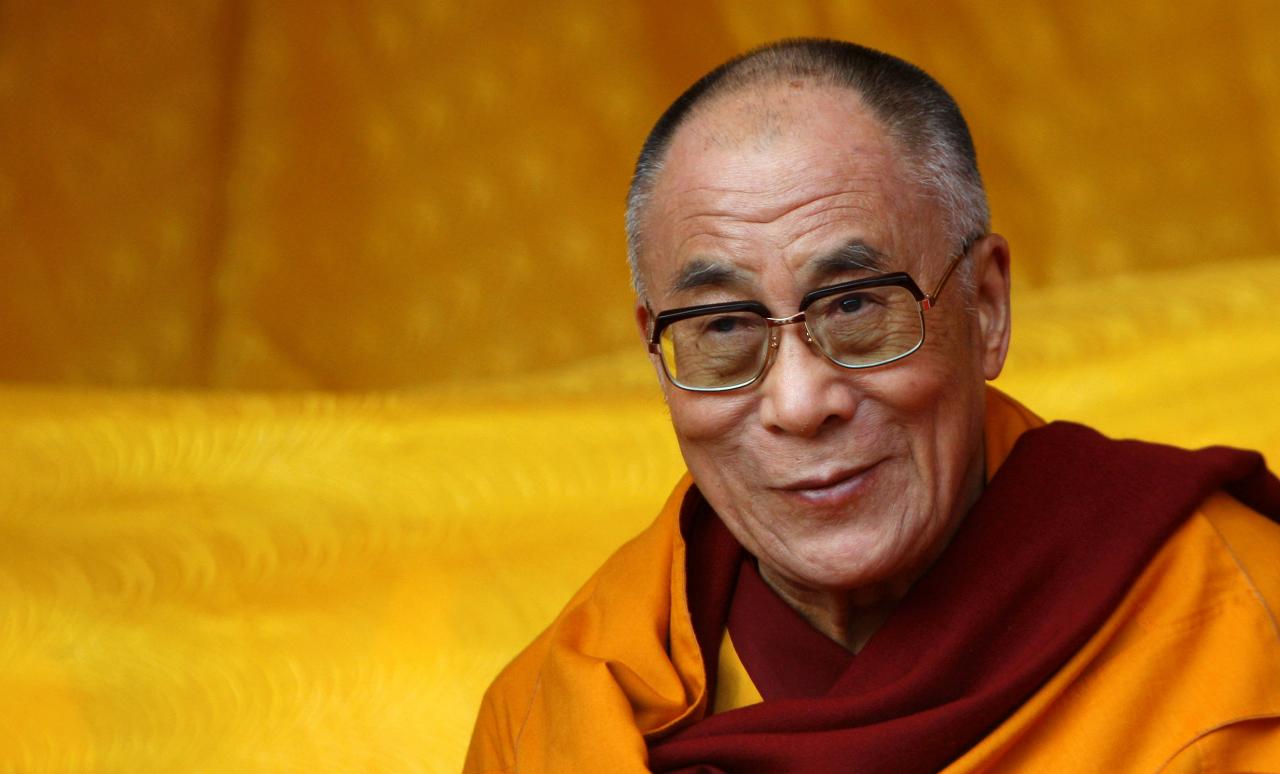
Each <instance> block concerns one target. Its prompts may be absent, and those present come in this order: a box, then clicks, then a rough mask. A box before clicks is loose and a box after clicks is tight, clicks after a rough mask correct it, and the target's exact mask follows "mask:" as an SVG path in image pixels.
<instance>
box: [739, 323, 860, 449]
mask: <svg viewBox="0 0 1280 774" xmlns="http://www.w3.org/2000/svg"><path fill="white" fill-rule="evenodd" d="M779 333H780V335H779V336H778V350H777V352H776V353H775V354H774V359H773V365H772V366H771V367H770V368H769V371H768V373H766V374H765V375H764V381H763V383H762V384H761V385H760V390H761V404H760V419H761V421H762V422H763V423H764V425H765V427H766V428H767V429H768V430H770V431H772V432H777V433H786V434H788V435H796V436H800V437H805V438H809V437H813V436H816V435H818V434H819V433H820V432H822V430H823V429H824V428H827V427H829V426H832V425H835V424H839V423H841V422H845V421H848V420H849V419H851V418H853V413H854V410H855V409H856V408H857V406H858V398H857V387H856V386H855V385H854V384H853V380H852V379H850V378H849V376H850V374H849V373H848V371H847V370H846V369H843V368H840V367H839V366H837V365H836V364H835V363H832V362H831V361H830V360H828V359H827V358H826V356H825V355H823V354H822V353H821V352H820V351H819V350H818V347H817V345H816V344H810V343H809V342H808V341H807V340H806V338H805V329H804V326H802V325H788V326H786V327H785V328H783V329H782V330H781V331H780V332H779Z"/></svg>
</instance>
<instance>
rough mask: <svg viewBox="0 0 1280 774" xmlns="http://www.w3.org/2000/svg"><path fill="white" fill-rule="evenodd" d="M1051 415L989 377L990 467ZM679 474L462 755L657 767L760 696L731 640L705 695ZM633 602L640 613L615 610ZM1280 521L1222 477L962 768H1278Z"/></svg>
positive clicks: (509, 766) (537, 766)
mask: <svg viewBox="0 0 1280 774" xmlns="http://www.w3.org/2000/svg"><path fill="white" fill-rule="evenodd" d="M1040 424H1042V422H1041V421H1040V420H1039V419H1038V418H1037V417H1035V416H1034V415H1033V414H1031V413H1030V412H1028V411H1027V410H1026V409H1024V408H1023V407H1021V406H1019V405H1018V404H1017V403H1015V402H1014V401H1012V400H1010V399H1009V398H1007V397H1005V396H1003V395H1002V394H1000V393H999V392H997V391H995V390H994V389H992V390H990V391H989V393H988V400H987V426H986V462H987V470H988V472H989V474H990V473H991V472H994V471H995V469H996V468H997V467H999V465H1000V463H1001V462H1002V461H1003V460H1004V458H1005V456H1007V454H1008V453H1009V451H1010V449H1011V448H1012V446H1013V443H1014V441H1015V440H1016V439H1017V437H1018V436H1019V435H1021V433H1022V432H1024V431H1025V430H1028V429H1031V428H1032V427H1036V426H1039V425H1040ZM689 484H690V481H689V480H688V479H687V478H686V479H685V480H684V481H682V482H681V484H680V485H679V486H677V488H676V491H675V492H674V493H673V494H672V496H671V498H670V499H669V500H668V503H667V505H666V506H665V507H664V509H663V511H662V513H661V514H660V515H659V517H658V519H657V520H656V521H655V522H654V524H653V525H652V526H651V527H650V528H648V529H647V530H646V531H645V532H643V533H641V534H640V535H639V536H637V537H636V538H635V539H633V540H632V541H630V542H629V543H627V544H626V545H625V546H623V547H622V548H621V549H620V550H619V551H618V552H617V553H616V554H615V555H614V556H613V557H612V558H610V559H609V560H608V562H606V563H605V565H604V566H603V567H602V568H601V569H600V570H599V571H598V572H597V573H596V574H595V575H594V576H593V577H592V578H591V579H590V580H589V581H588V582H587V584H586V585H585V586H584V587H583V588H582V590H580V591H579V592H578V593H577V594H576V595H575V596H574V597H573V599H572V600H571V601H570V602H569V604H568V606H566V608H565V610H564V611H563V612H562V613H561V614H560V615H559V616H558V617H557V618H556V620H555V621H554V622H553V623H552V625H551V626H550V628H548V629H547V631H546V632H544V633H543V634H542V635H541V636H540V637H538V639H537V640H535V641H534V642H533V644H531V645H530V646H529V647H528V648H527V649H526V650H525V651H524V652H523V653H521V654H520V655H519V656H517V658H516V659H515V660H514V661H513V662H512V663H511V665H509V666H508V667H507V668H506V669H505V670H504V671H503V673H502V674H501V675H500V676H499V678H498V679H497V680H496V681H495V683H494V684H493V686H492V687H491V688H490V689H489V691H488V692H487V693H486V695H485V699H484V702H483V704H482V707H481V711H480V717H479V719H478V721H477V724H476V728H475V731H474V734H473V737H472V742H471V748H470V750H469V751H468V755H467V762H466V767H465V771H466V772H469V773H471V774H486V773H489V772H509V771H516V770H517V769H518V770H519V771H521V772H544V771H545V772H555V771H610V772H630V771H645V770H647V769H646V766H645V762H646V746H645V739H646V737H653V736H659V735H661V734H663V733H664V732H666V731H668V730H670V729H673V728H676V727H682V726H683V725H685V724H688V723H690V722H696V720H697V719H698V718H701V717H703V716H705V715H706V714H708V712H709V708H711V707H713V708H714V709H715V710H717V711H724V710H726V709H730V708H732V707H735V706H743V705H745V704H749V703H752V702H753V701H758V700H759V693H758V691H755V689H754V687H753V686H752V684H751V681H750V677H749V676H748V675H747V674H746V672H745V670H744V669H743V668H742V666H741V662H740V661H739V660H738V659H737V658H736V654H734V653H733V650H732V643H731V642H730V641H728V640H726V642H725V644H724V645H723V646H722V654H724V655H726V656H727V657H726V658H722V659H721V660H720V663H721V667H720V672H719V675H718V677H719V679H718V681H717V682H718V684H719V685H720V686H721V687H720V689H719V695H717V696H715V697H709V696H707V691H706V683H707V681H706V677H705V675H704V673H703V665H702V656H701V653H700V651H699V649H698V643H697V640H696V638H695V636H694V632H693V624H692V620H691V618H690V615H689V611H688V607H687V602H686V597H685V577H684V571H685V545H684V541H683V539H682V537H681V535H680V529H679V512H680V505H681V502H682V499H683V496H684V493H685V491H686V490H687V488H688V486H689ZM605 610H626V611H628V612H629V614H628V615H627V616H624V617H622V620H624V621H625V622H626V625H622V626H619V625H617V624H616V621H617V620H619V619H618V618H616V617H614V618H610V622H611V623H610V625H608V626H604V625H602V620H603V611H605ZM1277 611H1280V525H1277V524H1275V523H1273V522H1271V521H1269V520H1267V519H1265V518H1263V517H1261V516H1259V515H1258V514H1256V513H1254V512H1253V511H1251V510H1249V509H1248V508H1245V507H1244V506H1243V505H1241V504H1239V503H1238V502H1236V501H1235V500H1233V499H1232V498H1230V497H1229V496H1227V495H1225V494H1221V493H1219V494H1216V495H1213V496H1211V497H1210V498H1209V499H1207V500H1206V501H1205V502H1204V503H1203V504H1202V506H1201V507H1200V508H1199V509H1198V510H1197V512H1196V513H1195V514H1193V515H1192V516H1191V517H1190V518H1189V519H1188V520H1187V522H1186V523H1185V524H1183V526H1182V527H1181V528H1179V529H1178V531H1177V532H1176V533H1175V534H1174V535H1173V537H1171V538H1170V539H1169V540H1168V541H1167V542H1166V543H1165V545H1164V546H1163V547H1162V549H1161V550H1160V552H1159V553H1158V554H1157V555H1156V556H1155V557H1154V558H1153V559H1152V561H1151V562H1150V563H1149V565H1148V566H1147V567H1146V569H1145V570H1144V572H1143V573H1142V575H1141V576H1140V577H1139V579H1138V580H1137V581H1136V582H1135V583H1134V584H1133V586H1132V588H1131V589H1130V590H1129V592H1128V594H1127V595H1126V596H1125V598H1124V600H1123V601H1122V603H1121V604H1120V606H1119V607H1118V608H1117V609H1116V610H1115V611H1114V612H1113V613H1112V614H1111V616H1110V617H1109V618H1108V620H1107V621H1106V623H1105V624H1104V625H1103V626H1102V627H1101V628H1100V629H1099V630H1098V631H1097V632H1096V633H1095V634H1094V635H1093V637H1092V638H1091V639H1090V640H1089V641H1088V642H1087V643H1086V644H1085V646H1084V647H1082V648H1081V649H1080V651H1079V652H1078V653H1077V654H1076V655H1075V656H1074V657H1073V658H1072V659H1070V660H1069V661H1068V662H1067V663H1066V664H1065V665H1064V666H1063V667H1062V668H1061V669H1060V670H1059V671H1058V672H1057V674H1055V675H1054V677H1053V678H1051V679H1050V681H1049V682H1048V683H1047V684H1045V685H1044V686H1043V687H1042V688H1041V689H1040V690H1039V691H1038V692H1037V693H1035V694H1034V695H1033V696H1032V697H1031V698H1030V699H1029V700H1028V701H1026V702H1025V703H1024V704H1023V705H1022V706H1021V707H1020V708H1019V709H1017V710H1016V711H1015V712H1014V713H1013V714H1012V715H1011V716H1010V717H1008V718H1007V719H1006V720H1005V721H1004V722H1003V723H1002V724H1001V725H1000V726H999V727H997V728H996V729H995V730H994V731H993V732H992V733H991V734H990V735H988V736H987V738H985V739H984V740H983V741H982V742H980V743H979V744H977V745H976V746H974V747H973V748H972V749H970V750H969V751H968V752H967V753H966V754H964V755H963V756H962V757H961V758H960V759H958V760H956V761H955V762H954V763H953V764H952V765H950V766H949V767H948V768H947V769H946V771H948V772H1001V771H1170V772H1183V771H1188V772H1189V771H1280V624H1278V623H1277Z"/></svg>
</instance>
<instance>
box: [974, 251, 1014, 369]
mask: <svg viewBox="0 0 1280 774" xmlns="http://www.w3.org/2000/svg"><path fill="white" fill-rule="evenodd" d="M978 249H979V250H980V254H979V255H978V256H977V258H978V265H977V271H978V275H977V277H976V279H977V298H976V301H977V307H978V333H979V335H980V336H981V339H982V340H981V342H980V346H981V352H982V371H983V376H985V377H986V379H987V380H988V381H990V380H992V379H995V378H996V377H997V376H999V375H1000V372H1001V371H1002V370H1003V369H1004V361H1005V357H1006V356H1007V355H1008V353H1009V334H1010V329H1011V320H1010V317H1011V315H1010V274H1009V243H1008V242H1007V241H1006V240H1005V238H1004V237H1002V236H1000V235H999V234H989V235H988V236H986V237H984V238H983V240H982V243H981V244H980V245H978Z"/></svg>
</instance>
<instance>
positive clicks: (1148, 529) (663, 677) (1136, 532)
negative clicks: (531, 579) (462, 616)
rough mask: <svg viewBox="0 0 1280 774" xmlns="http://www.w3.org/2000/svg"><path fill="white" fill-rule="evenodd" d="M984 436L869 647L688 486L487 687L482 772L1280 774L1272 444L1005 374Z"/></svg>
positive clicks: (1278, 581)
mask: <svg viewBox="0 0 1280 774" xmlns="http://www.w3.org/2000/svg"><path fill="white" fill-rule="evenodd" d="M985 450H986V465H987V471H988V484H987V487H986V489H985V490H984V492H983V494H982V496H981V498H980V499H979V501H978V503H977V504H976V505H975V506H974V507H973V509H972V510H971V511H970V513H969V514H968V515H967V516H966V518H965V520H964V523H963V524H962V525H961V527H960V528H959V529H958V530H957V532H956V534H955V536H954V537H953V539H952V542H951V543H950V545H949V546H948V547H947V549H946V551H944V552H943V554H942V556H941V558H940V559H939V560H938V561H937V562H936V563H935V564H934V566H933V567H931V568H930V569H929V571H928V572H926V573H925V574H924V575H923V576H922V577H921V578H920V579H919V580H918V581H917V582H916V584H915V585H914V586H913V587H912V588H911V590H910V591H909V592H908V593H907V595H906V597H904V598H903V600H902V601H901V602H900V603H899V605H898V606H897V608H896V609H895V610H894V612H893V614H892V615H891V616H890V617H889V618H888V620H887V621H886V622H885V624H884V625H883V626H882V628H881V629H880V630H879V631H878V632H876V634H875V635H874V636H873V637H872V638H871V640H870V641H869V642H868V644H867V646H866V647H865V648H864V649H863V650H862V651H861V652H860V653H858V654H857V655H856V656H855V655H852V654H848V653H844V652H842V649H840V648H839V646H837V645H835V643H833V642H830V641H829V640H825V638H824V637H823V636H822V635H821V634H820V633H818V632H817V631H816V630H813V629H812V628H811V627H810V626H809V625H808V624H807V623H806V622H805V621H804V620H803V619H802V618H800V617H799V616H798V615H796V614H795V613H794V611H791V610H790V608H788V607H786V605H785V604H784V603H783V602H782V601H781V600H780V599H778V598H777V597H776V596H775V595H774V594H773V592H772V591H771V590H770V589H768V587H767V586H765V585H764V584H763V581H761V580H760V578H759V575H758V571H757V569H756V567H755V564H754V559H753V558H752V557H750V556H749V555H748V554H746V553H745V551H743V550H742V548H741V546H739V545H738V544H737V542H736V541H735V540H734V539H733V537H732V535H730V534H729V532H728V530H727V529H725V527H724V525H723V524H722V523H720V521H719V519H718V518H717V517H716V516H715V514H714V512H713V511H712V510H711V509H710V508H709V507H708V506H707V504H706V503H705V501H704V500H703V499H702V498H701V495H700V494H699V493H698V491H697V489H696V487H694V486H692V484H691V482H689V481H688V480H686V481H684V482H682V483H681V484H680V486H678V487H677V489H676V491H675V493H673V495H672V497H671V499H670V500H669V501H668V503H667V506H666V507H665V508H664V510H663V512H662V514H661V515H660V516H659V517H658V519H657V521H655V523H654V524H653V525H652V526H651V527H650V528H649V529H647V530H646V531H645V532H643V533H641V535H639V536H638V537H637V538H635V539H634V540H632V541H631V542H629V543H628V544H627V545H625V546H624V547H623V548H622V549H620V550H619V551H618V553H616V554H615V555H614V556H613V557H612V558H610V560H609V561H608V562H606V564H605V565H604V567H602V568H601V569H600V570H599V571H598V572H597V573H596V574H595V575H594V576H593V577H592V578H591V579H590V580H589V581H588V582H587V584H586V586H584V588H583V589H582V590H581V591H579V592H578V594H576V595H575V596H574V597H573V599H572V600H571V601H570V602H569V604H568V606H567V607H566V608H565V610H564V611H563V612H562V613H561V614H560V616H558V617H557V619H556V620H555V622H553V623H552V625H551V627H550V628H549V629H548V630H547V631H546V632H544V633H543V634H542V635H541V636H540V637H539V638H538V639H537V640H535V641H534V643H533V644H532V645H530V646H529V648H528V649H526V650H525V651H524V652H523V653H522V654H521V655H520V656H518V657H517V658H516V659H515V661H513V662H512V664H511V665H510V666H508V667H507V669H506V670H504V671H503V673H502V675H500V676H499V678H498V679H497V681H496V682H495V683H494V685H493V686H492V687H491V688H490V690H489V691H488V693H487V694H486V696H485V699H484V703H483V705H482V708H481V712H480V718H479V721H478V722H477V725H476V729H475V732H474V735H473V738H472V743H471V748H470V750H469V752H468V757H467V764H466V771H468V772H477V773H479V772H504V771H517V770H518V771H521V772H541V771H609V772H628V771H645V770H649V769H650V768H651V769H652V770H657V771H703V772H713V771H752V772H756V771H760V772H769V771H804V772H824V771H831V772H848V771H870V772H880V771H883V772H889V771H892V772H912V771H921V772H923V771H938V770H945V771H948V772H967V771H1039V770H1052V771H1122V770H1123V771H1132V770H1138V771H1141V770H1147V771H1157V770H1165V771H1202V770H1206V769H1209V770H1229V771H1238V770H1263V771H1266V770H1280V627H1278V625H1277V614H1276V611H1277V610H1278V609H1280V524H1277V523H1275V522H1274V521H1272V520H1280V481H1278V480H1277V479H1276V478H1275V477H1274V476H1272V475H1270V474H1269V473H1267V472H1266V470H1265V468H1264V467H1263V465H1262V461H1261V458H1260V457H1259V456H1258V455H1256V454H1253V453H1250V452H1242V451H1237V450H1229V449H1223V448H1214V449H1207V450H1202V451H1200V452H1188V451H1183V450H1179V449H1174V448H1171V447H1165V446H1158V445H1153V444H1143V443H1137V442H1132V441H1128V442H1117V441H1109V440H1107V439H1105V438H1103V437H1102V436H1100V435H1098V434H1097V433H1094V432H1093V431H1091V430H1088V429H1087V428H1083V427H1081V426H1079V425H1072V424H1069V423H1054V424H1051V425H1044V423H1043V422H1041V421H1040V420H1039V419H1037V418H1036V417H1034V415H1032V414H1031V413H1030V412H1028V411H1026V410H1025V409H1023V408H1022V407H1021V406H1019V405H1017V404H1016V403H1014V402H1013V401H1011V400H1010V399H1008V398H1006V397H1004V396H1003V395H1001V394H999V393H998V392H996V391H994V390H991V391H990V392H989V394H988V401H987V426H986V433H985ZM1267 516H1269V517H1270V518H1271V519H1272V520H1268V518H1266V517H1267Z"/></svg>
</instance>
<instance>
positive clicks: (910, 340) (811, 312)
mask: <svg viewBox="0 0 1280 774" xmlns="http://www.w3.org/2000/svg"><path fill="white" fill-rule="evenodd" d="M805 319H806V320H807V321H808V323H809V330H810V331H812V332H813V336H814V338H815V339H816V340H817V342H818V345H819V346H820V347H822V349H823V351H825V352H826V353H827V355H828V356H829V357H830V358H831V359H832V360H834V361H836V362H837V363H839V364H841V365H844V366H850V367H854V368H859V367H864V366H871V365H877V364H879V363H886V362H888V361H890V360H896V359H898V358H900V357H902V356H903V355H908V354H910V353H912V352H914V351H915V350H916V348H917V347H919V346H920V343H921V342H922V341H924V315H923V313H922V312H921V311H920V304H919V302H918V301H916V298H915V296H913V295H912V294H911V291H909V290H907V289H906V288H903V287H899V286H897V285H884V286H881V287H875V288H863V289H860V290H852V291H849V292H847V293H838V294H836V295H833V296H827V297H825V298H820V299H818V300H817V301H815V302H814V303H812V304H810V306H809V308H808V309H807V310H805Z"/></svg>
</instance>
